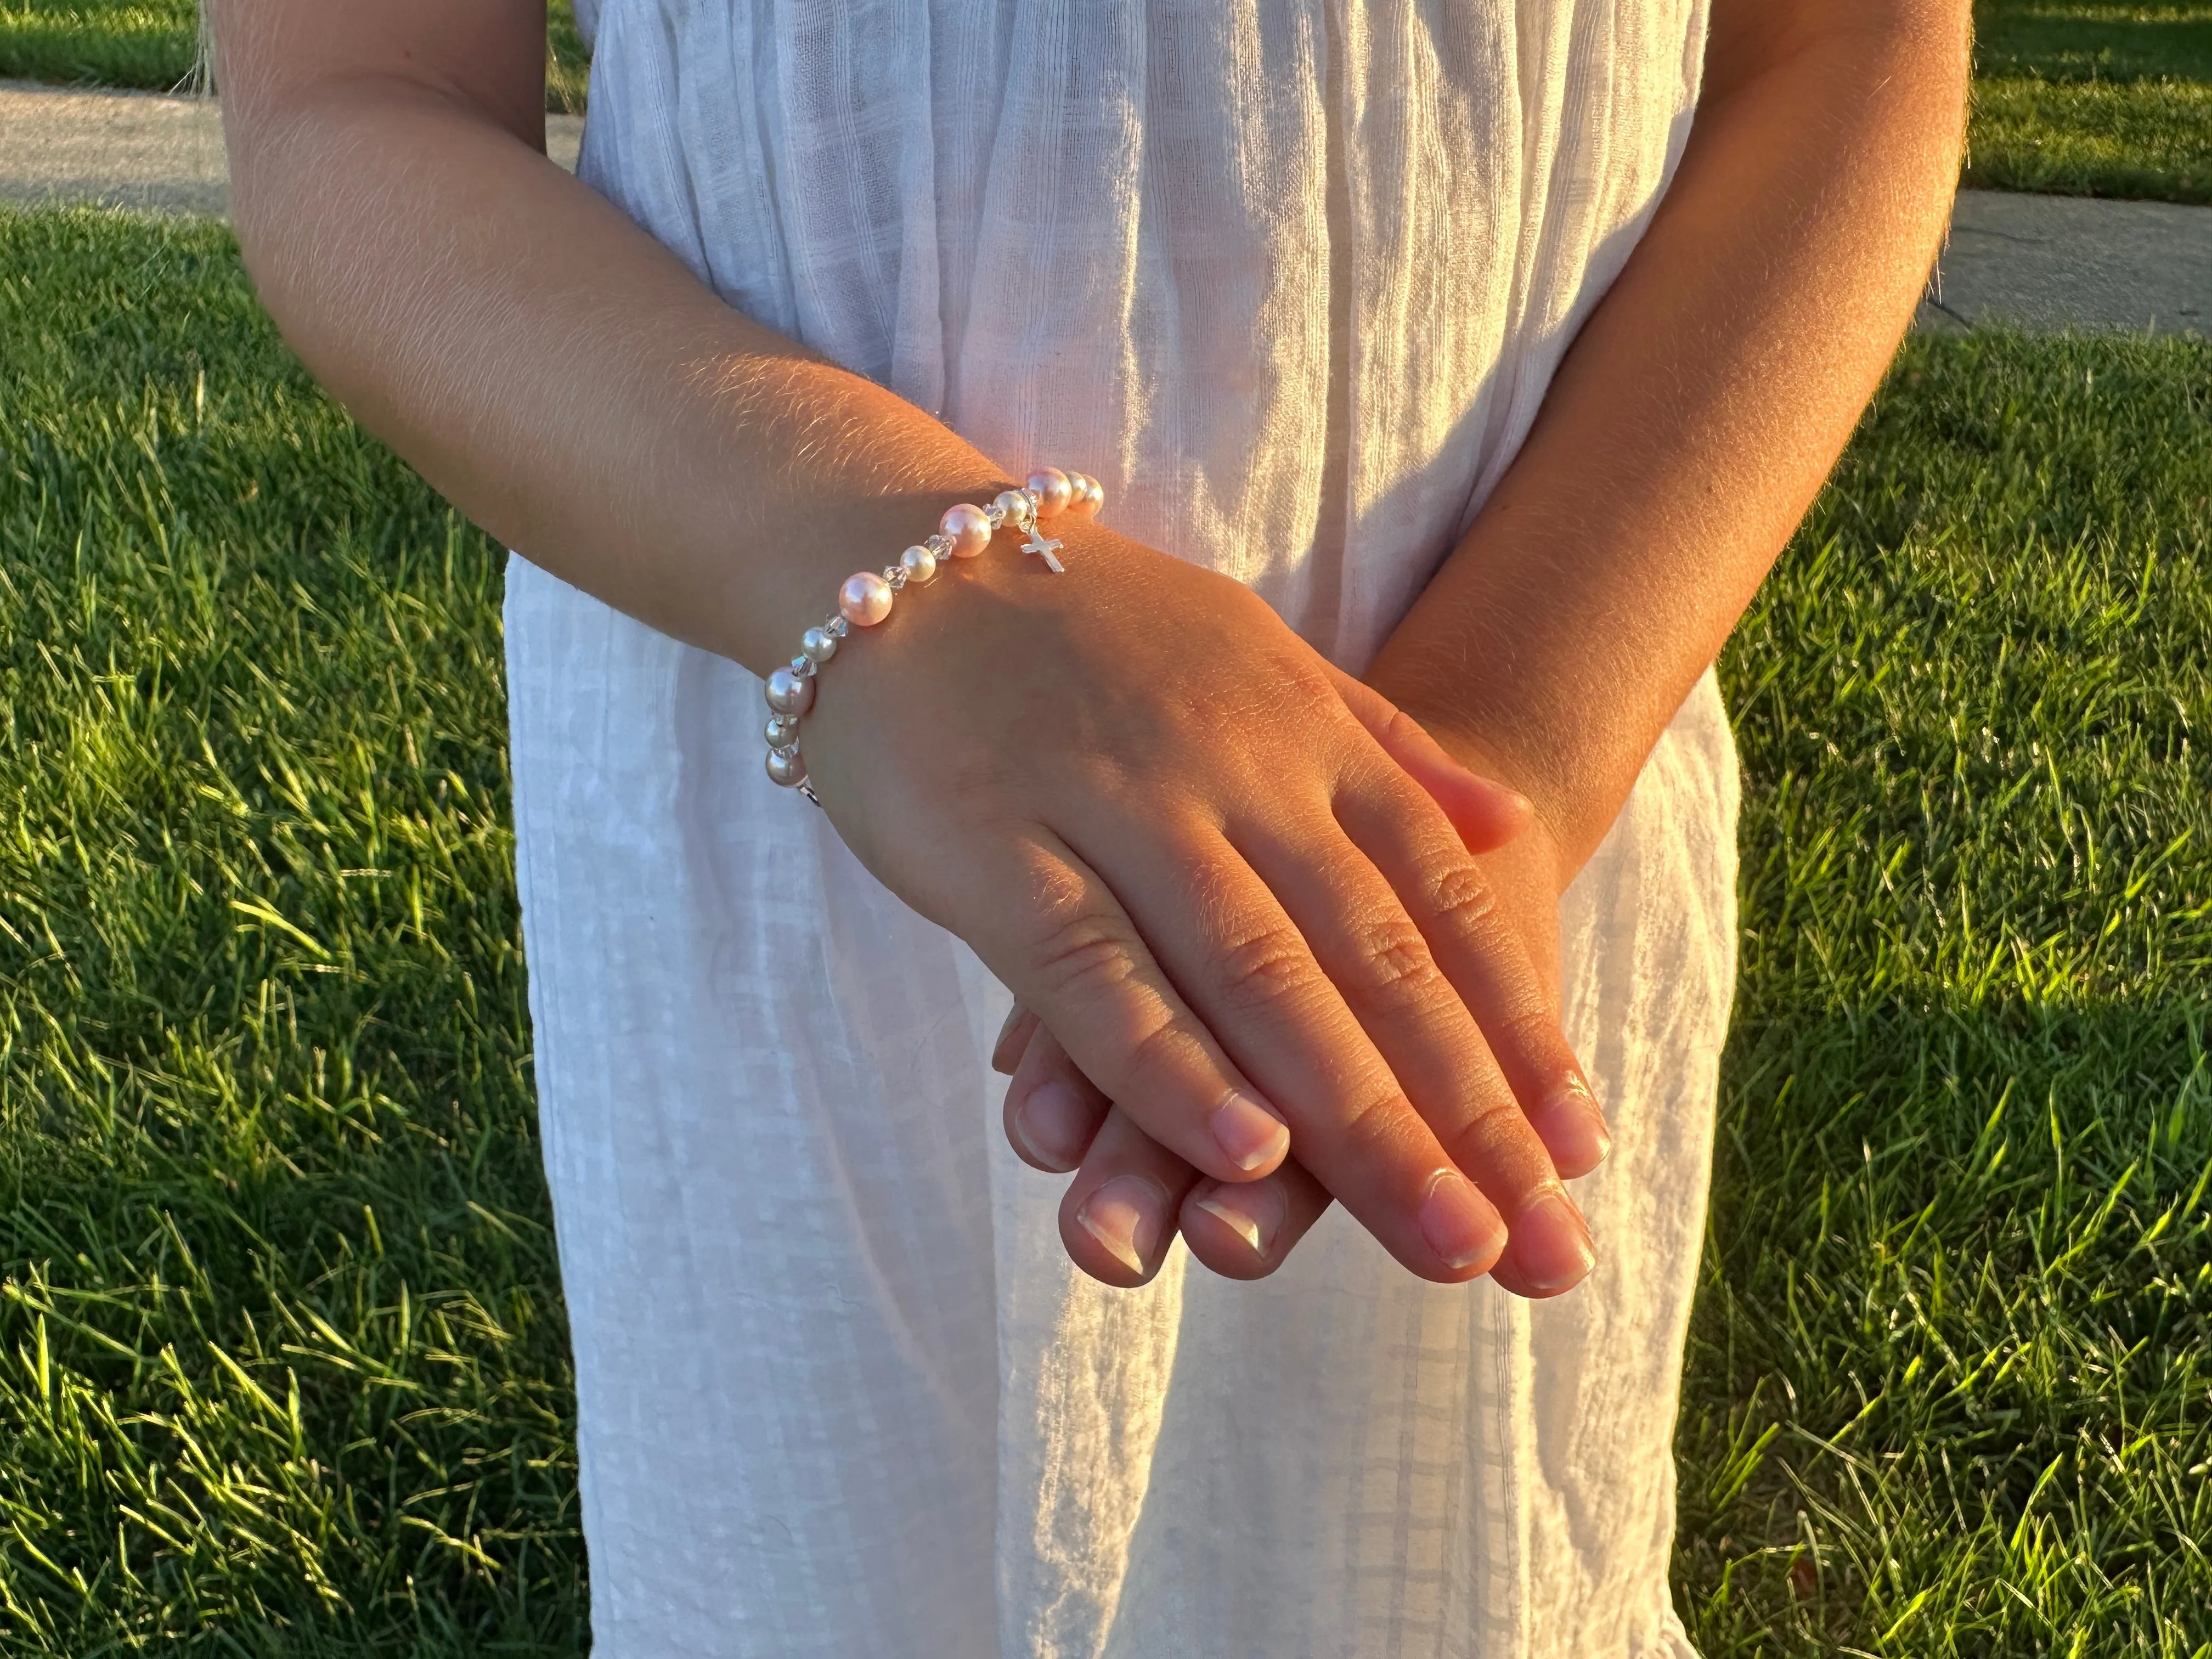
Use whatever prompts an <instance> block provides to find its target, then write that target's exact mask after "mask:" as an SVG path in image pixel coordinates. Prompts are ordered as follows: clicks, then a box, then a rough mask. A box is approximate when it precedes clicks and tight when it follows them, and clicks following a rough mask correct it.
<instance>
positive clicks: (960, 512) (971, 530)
mask: <svg viewBox="0 0 2212 1659" xmlns="http://www.w3.org/2000/svg"><path fill="white" fill-rule="evenodd" d="M937 528H938V530H939V532H941V533H942V534H943V535H944V537H945V539H946V540H947V541H949V542H951V544H952V556H953V557H954V558H956V559H972V558H974V557H975V556H976V555H977V554H978V553H981V551H982V550H984V549H985V548H987V547H988V546H989V545H990V544H991V521H990V520H988V519H987V518H985V517H984V516H983V509H982V508H981V507H972V506H970V505H969V503H968V502H966V501H963V502H961V503H960V505H959V506H957V507H946V508H945V516H944V517H943V518H942V519H939V520H938V521H937Z"/></svg>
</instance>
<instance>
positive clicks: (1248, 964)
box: [1206, 923, 1310, 1009]
mask: <svg viewBox="0 0 2212 1659" xmlns="http://www.w3.org/2000/svg"><path fill="white" fill-rule="evenodd" d="M1309 962H1310V957H1308V955H1307V953H1306V945H1305V940H1304V939H1302V938H1300V937H1299V935H1298V933H1297V929H1296V928H1294V927H1291V926H1290V925H1289V924H1288V923H1273V924H1268V925H1265V926H1262V927H1259V928H1258V929H1256V930H1255V931H1252V932H1249V933H1234V934H1231V935H1229V936H1228V937H1226V938H1225V939H1222V940H1220V941H1219V942H1218V943H1217V944H1216V945H1214V946H1213V948H1212V951H1210V953H1209V955H1208V959H1207V963H1206V965H1207V969H1208V970H1209V974H1210V976H1211V978H1212V981H1213V982H1214V985H1215V987H1216V988H1217V991H1218V994H1220V995H1221V996H1223V997H1225V998H1227V999H1228V1000H1230V1001H1231V1003H1233V1004H1234V1005H1236V1006H1238V1007H1242V1008H1247V1009H1251V1008H1265V1007H1273V1006H1277V1005H1279V1003H1280V1002H1281V1001H1282V1000H1284V999H1285V998H1286V997H1289V996H1291V995H1294V994H1297V992H1299V991H1300V990H1301V989H1302V988H1303V987H1304V985H1305V983H1306V982H1307V981H1308V979H1309V978H1310V974H1309V971H1308V963H1309Z"/></svg>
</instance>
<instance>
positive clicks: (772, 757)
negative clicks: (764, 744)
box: [768, 749, 806, 789]
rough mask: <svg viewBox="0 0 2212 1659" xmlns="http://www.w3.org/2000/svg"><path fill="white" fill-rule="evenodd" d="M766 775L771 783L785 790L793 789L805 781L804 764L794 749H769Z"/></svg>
mask: <svg viewBox="0 0 2212 1659" xmlns="http://www.w3.org/2000/svg"><path fill="white" fill-rule="evenodd" d="M768 775H769V781H771V782H774V783H780V784H781V785H782V786H783V787H785V788H787V789H795V788H797V787H799V785H800V784H802V783H804V782H805V781H806V763H805V761H803V760H801V759H800V758H799V751H798V750H796V749H771V750H769V756H768Z"/></svg>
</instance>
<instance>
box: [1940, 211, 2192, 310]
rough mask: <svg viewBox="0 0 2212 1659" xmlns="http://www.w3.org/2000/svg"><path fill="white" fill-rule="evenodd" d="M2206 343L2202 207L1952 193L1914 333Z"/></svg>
mask: <svg viewBox="0 0 2212 1659" xmlns="http://www.w3.org/2000/svg"><path fill="white" fill-rule="evenodd" d="M1984 321H1987V322H2006V323H2015V324H2019V325H2021V326H2023V327H2027V328H2087V329H2118V330H2123V331H2126V332H2129V333H2133V334H2142V333H2146V332H2148V333H2153V334H2212V208H2202V207H2177V206H2175V205H2173V204H2171V203H2166V202H2106V201H2095V200H2092V199H2090V198H2088V197H2081V196H2015V195H2010V194H2006V193H2003V192H2000V191H1986V190H1962V191H1960V192H1959V199H1958V202H1957V204H1955V205H1954V207H1953V208H1952V210H1951V236H1950V240H1949V241H1948V244H1947V245H1946V246H1945V247H1944V250H1943V257H1942V260H1941V261H1940V262H1939V263H1938V264H1937V267H1936V279H1935V280H1934V281H1933V282H1932V283H1929V297H1928V298H1927V299H1925V300H1923V301H1922V302H1921V306H1920V314H1919V316H1918V318H1917V325H1918V326H1920V327H1923V328H1932V329H1943V330H1957V329H1963V328H1970V327H1972V325H1975V324H1976V323H1980V322H1984Z"/></svg>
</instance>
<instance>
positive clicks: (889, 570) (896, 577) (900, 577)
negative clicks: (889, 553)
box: [884, 564, 906, 593]
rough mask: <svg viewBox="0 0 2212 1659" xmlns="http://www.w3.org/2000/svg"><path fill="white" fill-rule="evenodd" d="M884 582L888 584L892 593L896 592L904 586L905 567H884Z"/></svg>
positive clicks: (889, 565)
mask: <svg viewBox="0 0 2212 1659" xmlns="http://www.w3.org/2000/svg"><path fill="white" fill-rule="evenodd" d="M884 581H885V582H886V583H887V584H889V586H890V590H891V592H894V593H896V592H898V590H899V589H900V588H902V587H904V586H906V567H905V566H903V565H896V564H887V565H885V566H884Z"/></svg>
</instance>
